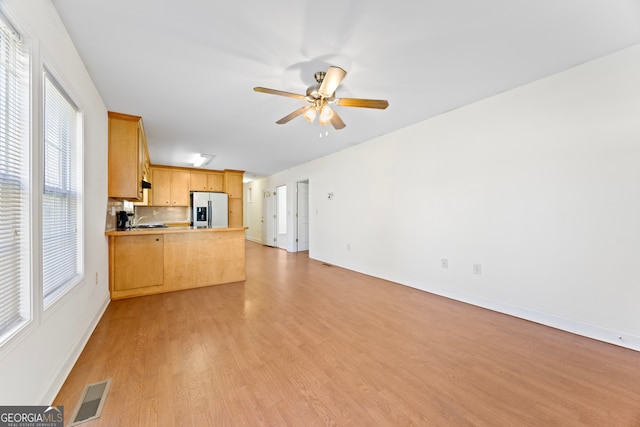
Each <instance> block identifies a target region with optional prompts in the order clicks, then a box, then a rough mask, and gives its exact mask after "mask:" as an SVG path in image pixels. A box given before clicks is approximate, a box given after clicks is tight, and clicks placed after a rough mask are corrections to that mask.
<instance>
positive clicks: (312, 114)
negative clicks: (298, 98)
mask: <svg viewBox="0 0 640 427" xmlns="http://www.w3.org/2000/svg"><path fill="white" fill-rule="evenodd" d="M303 117H304V119H305V120H306V121H308V122H309V123H313V121H314V120H315V119H316V109H315V108H310V109H308V110H307V112H306V113H304V116H303Z"/></svg>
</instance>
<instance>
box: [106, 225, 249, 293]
mask: <svg viewBox="0 0 640 427" xmlns="http://www.w3.org/2000/svg"><path fill="white" fill-rule="evenodd" d="M105 234H106V235H107V236H109V291H110V293H111V299H121V298H131V297H136V296H142V295H151V294H157V293H163V292H172V291H179V290H183V289H190V288H198V287H202V286H210V285H220V284H223V283H232V282H240V281H243V280H245V241H244V240H245V238H244V234H245V228H244V227H237V228H219V229H215V228H208V229H193V228H187V229H184V230H179V229H173V228H172V227H169V228H163V229H159V230H157V231H156V230H154V231H150V230H144V231H143V230H132V231H108V232H106V233H105Z"/></svg>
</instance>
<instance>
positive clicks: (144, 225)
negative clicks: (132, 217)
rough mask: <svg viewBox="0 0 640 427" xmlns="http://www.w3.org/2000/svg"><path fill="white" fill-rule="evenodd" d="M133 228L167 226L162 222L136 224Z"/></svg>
mask: <svg viewBox="0 0 640 427" xmlns="http://www.w3.org/2000/svg"><path fill="white" fill-rule="evenodd" d="M134 228H167V226H166V225H164V224H138V225H137V226H135V227H134Z"/></svg>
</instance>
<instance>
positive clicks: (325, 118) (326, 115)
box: [320, 104, 333, 125]
mask: <svg viewBox="0 0 640 427" xmlns="http://www.w3.org/2000/svg"><path fill="white" fill-rule="evenodd" d="M332 117H333V110H332V109H331V108H329V106H328V105H326V104H325V105H324V107H322V110H321V111H320V124H321V125H328V124H329V123H331V118H332Z"/></svg>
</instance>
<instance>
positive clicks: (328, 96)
mask: <svg viewBox="0 0 640 427" xmlns="http://www.w3.org/2000/svg"><path fill="white" fill-rule="evenodd" d="M346 75H347V72H346V71H345V70H343V69H342V68H340V67H334V66H331V67H329V69H327V71H326V72H324V71H318V72H317V73H315V74H314V78H315V79H316V82H317V83H315V84H312V85H311V86H309V87H308V88H307V94H306V95H299V94H297V93H292V92H284V91H281V90H276V89H269V88H266V87H254V88H253V90H255V91H256V92H262V93H270V94H272V95H280V96H287V97H289V98H296V99H300V100H302V101H306V102H307V105H304V106H302V107H300V108H298V109H297V110H296V111H294V112H293V113H291V114H289V115H286V116H284V117H283V118H281V119H280V120H278V121H277V122H276V123H277V124H279V125H282V124H285V123H287V122H289V121H290V120H291V119H294V118H295V117H298V116H299V115H303V117H304V118H305V119H306V120H307V121H308V122H309V123H313V121H314V120H315V118H316V115H318V116H319V121H320V124H321V125H326V124H329V123H331V125H332V126H333V127H334V128H336V129H343V128H344V127H345V126H346V125H345V124H344V122H343V121H342V119H341V118H340V116H339V115H338V113H336V112H335V111H334V110H333V109H331V107H329V104H335V105H339V106H342V107H360V108H377V109H380V110H384V109H385V108H387V107H388V106H389V102H387V101H386V100H384V99H361V98H336V94H335V92H336V89H337V88H338V86H339V85H340V83H341V82H342V79H344V78H345V76H346Z"/></svg>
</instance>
